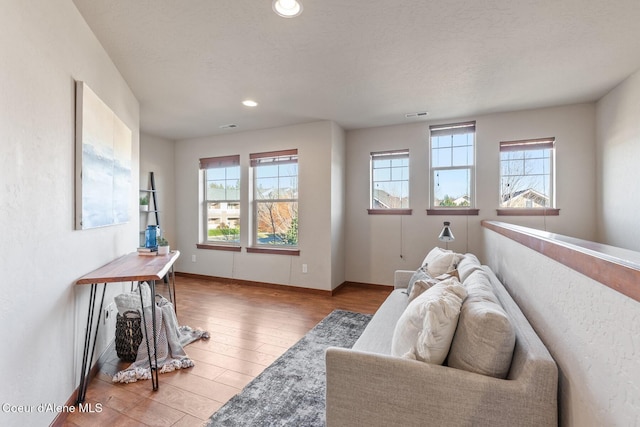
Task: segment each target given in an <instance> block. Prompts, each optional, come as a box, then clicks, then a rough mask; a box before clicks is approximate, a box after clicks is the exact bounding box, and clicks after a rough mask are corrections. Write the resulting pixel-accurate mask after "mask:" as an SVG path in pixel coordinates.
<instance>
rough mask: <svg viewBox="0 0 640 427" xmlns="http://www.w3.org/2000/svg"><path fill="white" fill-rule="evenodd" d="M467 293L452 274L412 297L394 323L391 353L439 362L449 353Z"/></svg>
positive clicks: (424, 360)
mask: <svg viewBox="0 0 640 427" xmlns="http://www.w3.org/2000/svg"><path fill="white" fill-rule="evenodd" d="M466 296H467V291H466V290H465V289H464V287H463V286H462V285H461V284H460V282H458V281H457V280H456V279H455V278H451V279H447V280H444V281H442V282H440V283H438V284H436V285H434V286H432V287H431V288H430V289H428V290H427V291H425V292H424V293H423V294H421V295H419V296H418V297H417V298H416V299H414V300H413V301H411V302H410V303H409V305H408V306H407V308H406V309H405V311H404V312H403V313H402V316H400V319H398V323H396V328H395V330H394V333H393V338H392V341H391V354H392V355H394V356H398V357H405V358H408V359H415V360H420V361H423V362H427V363H432V364H438V365H441V364H442V363H443V362H444V360H445V359H446V357H447V354H448V353H449V348H450V347H451V340H452V339H453V335H454V333H455V331H456V326H457V325H458V316H459V315H460V307H461V306H462V301H463V300H464V299H465V297H466Z"/></svg>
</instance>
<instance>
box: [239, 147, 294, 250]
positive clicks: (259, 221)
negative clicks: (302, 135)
mask: <svg viewBox="0 0 640 427" xmlns="http://www.w3.org/2000/svg"><path fill="white" fill-rule="evenodd" d="M250 159H251V167H252V171H253V190H254V191H253V201H254V221H255V226H254V229H255V232H254V244H255V245H257V246H262V245H264V246H285V247H296V246H297V245H298V150H286V151H278V152H271V153H258V154H251V155H250Z"/></svg>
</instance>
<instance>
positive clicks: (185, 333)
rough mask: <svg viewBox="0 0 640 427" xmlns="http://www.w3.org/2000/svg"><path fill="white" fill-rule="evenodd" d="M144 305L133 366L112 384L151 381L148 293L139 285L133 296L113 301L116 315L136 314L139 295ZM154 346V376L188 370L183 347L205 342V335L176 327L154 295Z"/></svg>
mask: <svg viewBox="0 0 640 427" xmlns="http://www.w3.org/2000/svg"><path fill="white" fill-rule="evenodd" d="M139 292H142V298H143V301H144V313H145V315H144V317H145V319H146V324H145V325H144V327H142V328H141V329H142V334H143V335H142V338H143V339H142V342H141V344H140V346H139V347H138V354H137V356H136V360H135V362H133V363H132V364H131V365H130V366H129V367H128V368H127V369H124V370H122V371H120V372H117V373H116V374H115V375H114V376H113V382H114V383H115V382H119V383H132V382H136V381H137V380H148V379H151V369H150V366H149V353H148V349H147V342H149V343H151V341H152V340H151V339H148V340H147V337H149V338H150V336H151V335H152V334H153V332H152V331H153V324H152V323H151V319H152V316H151V290H150V289H149V285H148V284H147V283H146V282H143V283H140V284H139V286H138V289H136V290H135V291H133V292H129V293H125V294H120V295H118V296H116V297H115V301H116V306H117V307H118V312H119V313H120V312H122V313H124V312H126V311H128V310H140V294H139ZM155 304H156V310H155V312H156V318H155V323H156V342H157V357H158V359H157V360H158V368H159V370H158V372H159V373H161V374H163V373H166V372H172V371H174V370H176V369H184V368H190V367H192V366H194V363H193V361H192V360H191V359H190V358H189V356H187V353H186V352H185V351H184V347H185V346H186V345H187V344H191V343H192V342H194V341H196V340H199V339H201V338H202V339H208V338H209V333H208V332H206V331H203V330H200V329H192V328H191V327H189V326H179V325H178V319H177V318H176V313H175V310H174V309H173V304H171V303H170V302H169V301H168V300H167V299H166V298H164V297H162V296H161V295H156V301H155Z"/></svg>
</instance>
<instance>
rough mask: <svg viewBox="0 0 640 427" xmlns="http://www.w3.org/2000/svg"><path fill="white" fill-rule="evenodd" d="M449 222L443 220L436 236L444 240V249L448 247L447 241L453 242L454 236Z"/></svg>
mask: <svg viewBox="0 0 640 427" xmlns="http://www.w3.org/2000/svg"><path fill="white" fill-rule="evenodd" d="M450 225H451V223H450V222H449V221H445V222H444V227H443V228H442V231H441V232H440V235H439V236H438V240H440V241H441V242H445V249H449V242H453V241H454V240H456V238H455V237H454V236H453V232H452V231H451V228H450Z"/></svg>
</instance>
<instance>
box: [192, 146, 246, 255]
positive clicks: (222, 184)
mask: <svg viewBox="0 0 640 427" xmlns="http://www.w3.org/2000/svg"><path fill="white" fill-rule="evenodd" d="M200 169H202V170H204V203H203V209H204V212H203V218H204V220H205V227H204V230H205V238H204V241H205V243H214V244H218V243H222V244H234V245H237V244H239V243H240V156H225V157H209V158H205V159H200Z"/></svg>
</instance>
